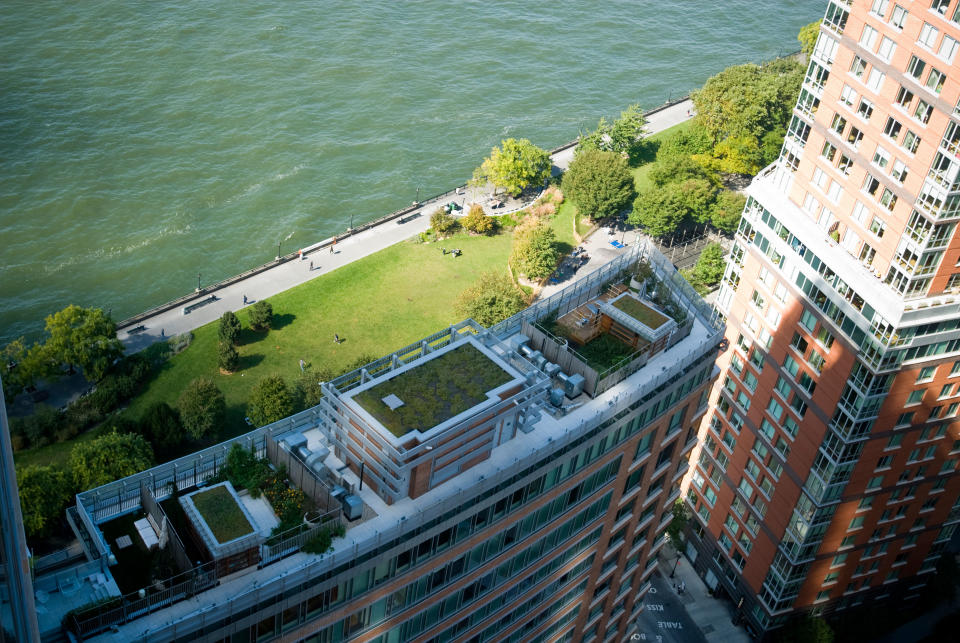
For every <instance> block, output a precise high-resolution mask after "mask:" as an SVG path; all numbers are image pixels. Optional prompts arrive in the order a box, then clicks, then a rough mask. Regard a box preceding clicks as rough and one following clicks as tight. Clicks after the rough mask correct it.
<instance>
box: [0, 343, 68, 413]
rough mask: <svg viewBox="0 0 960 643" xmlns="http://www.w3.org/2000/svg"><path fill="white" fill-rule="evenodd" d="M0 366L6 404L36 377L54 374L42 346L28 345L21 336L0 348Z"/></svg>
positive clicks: (11, 402)
mask: <svg viewBox="0 0 960 643" xmlns="http://www.w3.org/2000/svg"><path fill="white" fill-rule="evenodd" d="M0 368H2V369H3V395H4V399H6V402H7V404H8V405H10V404H13V400H14V398H15V397H17V396H18V395H20V393H22V392H23V390H24V389H26V388H28V387H30V386H33V385H34V384H35V383H36V381H37V380H38V379H40V378H43V377H48V376H51V375H55V374H56V373H55V369H53V368H52V364H51V362H50V360H49V359H48V358H47V356H46V354H44V351H43V346H41V345H40V344H34V345H33V346H29V347H28V346H27V344H26V341H25V340H24V339H23V337H20V338H17V339H15V340H13V341H12V342H10V343H9V344H7V345H5V346H4V347H3V348H2V349H0Z"/></svg>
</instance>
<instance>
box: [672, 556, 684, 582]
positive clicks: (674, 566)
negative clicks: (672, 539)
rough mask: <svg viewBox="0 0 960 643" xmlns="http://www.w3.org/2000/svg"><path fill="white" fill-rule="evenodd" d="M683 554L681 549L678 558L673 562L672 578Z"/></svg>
mask: <svg viewBox="0 0 960 643" xmlns="http://www.w3.org/2000/svg"><path fill="white" fill-rule="evenodd" d="M682 555H683V554H681V553H680V552H679V551H678V552H677V560H675V561H674V562H673V570H672V571H671V572H670V578H673V577H674V575H675V574H676V573H677V566H678V565H680V556H682Z"/></svg>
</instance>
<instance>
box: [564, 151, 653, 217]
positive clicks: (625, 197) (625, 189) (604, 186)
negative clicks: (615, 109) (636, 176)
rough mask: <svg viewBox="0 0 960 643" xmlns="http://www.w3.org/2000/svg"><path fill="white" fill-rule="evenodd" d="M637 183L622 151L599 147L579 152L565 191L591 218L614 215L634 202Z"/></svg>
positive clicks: (570, 169) (570, 168)
mask: <svg viewBox="0 0 960 643" xmlns="http://www.w3.org/2000/svg"><path fill="white" fill-rule="evenodd" d="M633 185H634V184H633V175H632V174H631V173H630V168H629V167H627V162H626V160H624V158H623V157H622V156H621V155H619V154H616V153H614V152H604V151H602V150H596V149H586V150H582V151H580V152H578V153H577V154H576V156H574V157H573V161H572V162H571V163H570V167H569V169H567V171H566V173H564V175H563V191H564V192H565V193H566V194H567V195H568V196H569V197H570V198H571V199H573V201H574V203H576V204H577V208H578V209H579V211H580V213H581V214H583V215H584V216H586V217H588V218H591V219H603V218H606V217H609V216H613V215H615V214H617V213H618V212H620V211H621V210H623V209H624V208H626V207H627V206H628V205H630V202H631V201H633V199H634V197H636V192H635V191H634V187H633Z"/></svg>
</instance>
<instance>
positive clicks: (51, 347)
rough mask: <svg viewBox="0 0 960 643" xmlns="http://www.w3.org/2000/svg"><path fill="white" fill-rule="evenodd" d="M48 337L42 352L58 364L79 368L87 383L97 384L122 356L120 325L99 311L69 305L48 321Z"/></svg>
mask: <svg viewBox="0 0 960 643" xmlns="http://www.w3.org/2000/svg"><path fill="white" fill-rule="evenodd" d="M46 331H47V333H48V334H49V337H48V338H47V340H46V341H45V342H44V343H43V353H44V354H45V355H46V357H47V358H48V359H50V360H51V361H53V362H56V363H58V364H65V365H67V366H70V367H71V368H72V367H79V368H80V369H81V370H83V374H84V376H85V377H86V378H87V379H88V380H92V381H97V380H99V379H101V378H102V377H103V376H104V375H105V374H106V372H107V369H108V368H109V367H110V365H111V364H112V363H113V362H114V360H116V359H117V358H119V357H120V356H121V355H123V344H121V343H120V340H119V339H117V325H116V324H115V323H114V322H113V320H112V319H110V317H109V316H107V314H106V313H104V312H103V310H101V309H99V308H81V307H80V306H76V305H70V306H67V307H66V308H64V309H63V310H61V311H59V312H56V313H54V314H52V315H50V316H48V317H47V319H46Z"/></svg>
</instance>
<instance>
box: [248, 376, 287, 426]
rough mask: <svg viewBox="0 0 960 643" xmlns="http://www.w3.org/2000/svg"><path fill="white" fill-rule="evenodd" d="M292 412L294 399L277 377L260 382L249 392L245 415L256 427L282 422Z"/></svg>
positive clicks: (284, 383)
mask: <svg viewBox="0 0 960 643" xmlns="http://www.w3.org/2000/svg"><path fill="white" fill-rule="evenodd" d="M293 411H294V397H293V395H292V394H291V392H290V389H288V388H287V384H286V382H284V381H283V378H282V377H280V376H279V375H271V376H270V377H265V378H263V379H262V380H260V381H259V382H258V383H257V385H256V386H254V387H253V390H252V391H251V392H250V400H249V401H248V402H247V415H249V416H250V419H251V420H253V423H254V424H255V425H256V426H265V425H267V424H270V423H271V422H276V421H277V420H282V419H283V418H285V417H287V416H288V415H292V414H293Z"/></svg>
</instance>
